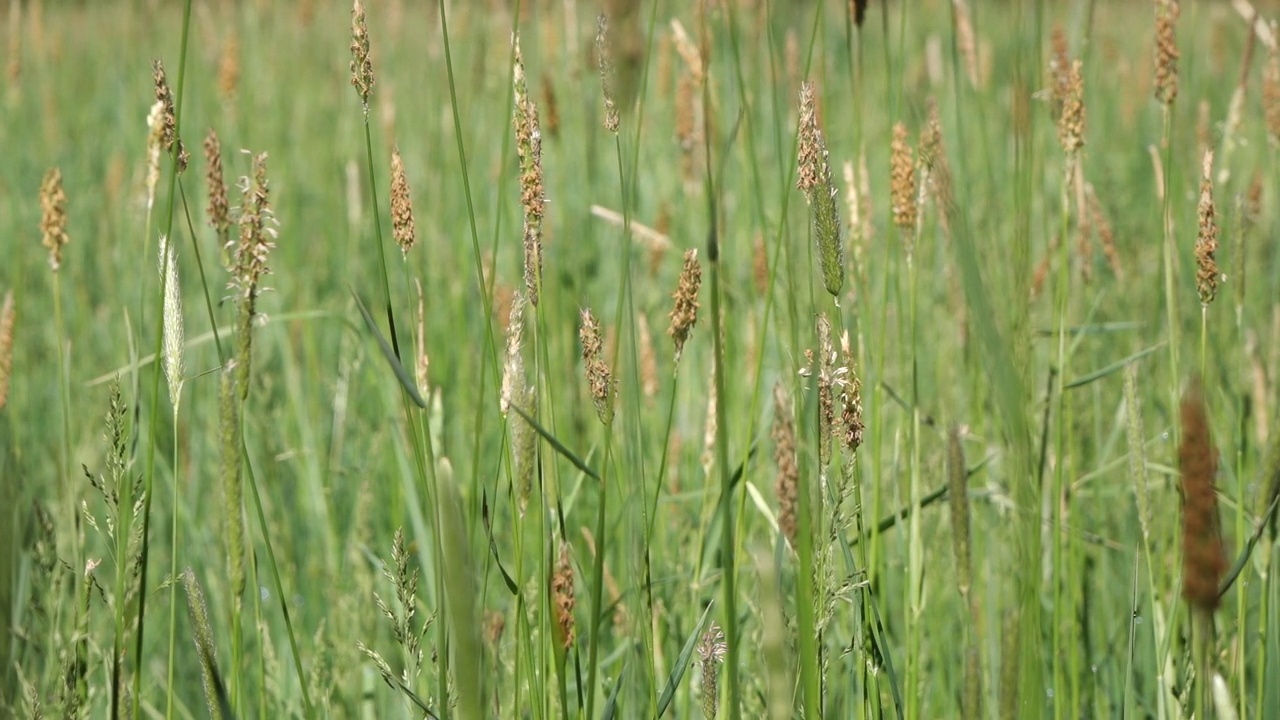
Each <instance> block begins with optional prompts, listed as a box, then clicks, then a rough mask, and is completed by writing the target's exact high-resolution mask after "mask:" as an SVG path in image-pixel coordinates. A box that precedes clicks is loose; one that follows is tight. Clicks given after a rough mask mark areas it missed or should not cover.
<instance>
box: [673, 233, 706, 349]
mask: <svg viewBox="0 0 1280 720" xmlns="http://www.w3.org/2000/svg"><path fill="white" fill-rule="evenodd" d="M701 286H702V266H701V265H699V264H698V251H697V250H686V251H685V253H684V269H683V270H681V271H680V284H679V285H678V286H677V287H676V291H675V292H674V293H673V294H672V295H671V297H672V298H673V299H674V300H675V307H674V308H672V310H671V315H670V317H671V328H670V329H669V330H667V334H668V335H670V336H671V339H672V340H674V341H675V344H676V362H680V355H681V353H683V352H684V343H685V341H686V340H688V339H689V332H690V331H691V330H693V326H694V325H696V324H697V323H698V307H699V305H698V289H699V288H700V287H701Z"/></svg>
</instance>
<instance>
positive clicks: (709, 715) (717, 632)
mask: <svg viewBox="0 0 1280 720" xmlns="http://www.w3.org/2000/svg"><path fill="white" fill-rule="evenodd" d="M728 651H729V648H728V645H727V644H726V643H725V639H724V631H722V630H721V629H720V626H719V625H717V624H715V622H712V623H711V625H710V626H709V627H708V628H707V629H706V631H705V632H703V633H702V638H701V639H700V640H698V657H699V665H700V666H701V669H702V717H704V718H706V720H715V717H716V712H717V710H718V707H717V705H718V704H719V701H720V687H719V675H720V663H722V662H724V656H725V654H727V653H728Z"/></svg>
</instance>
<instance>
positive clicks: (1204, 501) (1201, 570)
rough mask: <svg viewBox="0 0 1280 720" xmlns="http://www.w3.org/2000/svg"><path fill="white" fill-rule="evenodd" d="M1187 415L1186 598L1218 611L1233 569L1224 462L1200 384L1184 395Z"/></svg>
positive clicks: (1183, 463)
mask: <svg viewBox="0 0 1280 720" xmlns="http://www.w3.org/2000/svg"><path fill="white" fill-rule="evenodd" d="M1181 414H1182V444H1181V445H1180V446H1179V448H1178V466H1179V468H1180V469H1181V472H1182V596H1183V597H1184V598H1186V600H1187V602H1188V603H1190V604H1191V605H1192V607H1195V608H1198V609H1200V610H1205V611H1208V612H1213V611H1214V610H1216V609H1217V607H1218V602H1219V598H1218V585H1219V583H1221V581H1222V575H1223V573H1224V572H1225V571H1226V569H1227V557H1226V551H1225V549H1224V548H1223V544H1222V530H1221V525H1220V524H1219V520H1218V495H1217V491H1216V490H1215V489H1214V475H1216V473H1217V469H1218V459H1217V453H1216V451H1215V450H1214V447H1213V442H1212V440H1211V438H1210V434H1209V418H1208V417H1207V415H1206V413H1205V406H1204V397H1203V395H1202V393H1201V390H1200V384H1199V382H1198V381H1196V382H1193V383H1192V384H1191V386H1190V387H1189V388H1188V389H1187V390H1186V392H1184V393H1183V396H1182V411H1181Z"/></svg>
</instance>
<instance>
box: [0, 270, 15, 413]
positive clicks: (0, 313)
mask: <svg viewBox="0 0 1280 720" xmlns="http://www.w3.org/2000/svg"><path fill="white" fill-rule="evenodd" d="M13 325H14V309H13V291H12V290H10V291H8V292H6V293H5V294H4V302H3V303H0V410H4V406H5V403H6V402H8V400H9V381H10V379H11V378H12V377H13Z"/></svg>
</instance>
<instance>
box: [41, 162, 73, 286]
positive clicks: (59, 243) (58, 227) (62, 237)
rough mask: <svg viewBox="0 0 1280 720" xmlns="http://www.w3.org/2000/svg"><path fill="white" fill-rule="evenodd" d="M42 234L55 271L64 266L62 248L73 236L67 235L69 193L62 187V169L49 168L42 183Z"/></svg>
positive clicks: (50, 264)
mask: <svg viewBox="0 0 1280 720" xmlns="http://www.w3.org/2000/svg"><path fill="white" fill-rule="evenodd" d="M40 234H41V236H42V237H43V241H42V242H43V243H44V246H45V247H46V248H49V266H50V267H52V268H53V271H54V272H57V271H58V268H59V267H61V266H62V248H63V246H65V245H66V244H67V243H68V242H70V241H71V238H70V237H69V236H68V235H67V193H66V192H65V191H63V189H62V171H61V170H59V169H58V168H56V167H55V168H49V171H48V172H46V173H45V174H44V181H43V182H42V183H41V184H40Z"/></svg>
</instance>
